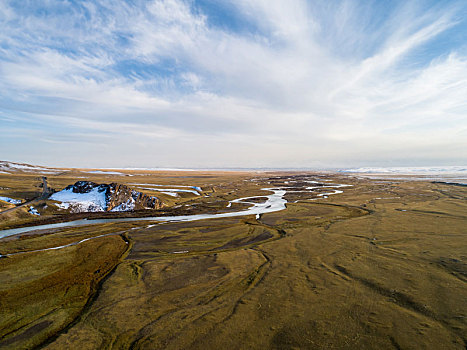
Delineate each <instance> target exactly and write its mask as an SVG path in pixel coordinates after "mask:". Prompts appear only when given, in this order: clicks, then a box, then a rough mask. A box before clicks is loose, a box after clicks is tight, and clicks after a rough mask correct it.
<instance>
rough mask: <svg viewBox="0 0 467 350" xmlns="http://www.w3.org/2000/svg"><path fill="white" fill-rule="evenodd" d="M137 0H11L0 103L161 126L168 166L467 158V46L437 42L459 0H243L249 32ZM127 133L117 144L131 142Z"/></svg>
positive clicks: (125, 129) (106, 122)
mask: <svg viewBox="0 0 467 350" xmlns="http://www.w3.org/2000/svg"><path fill="white" fill-rule="evenodd" d="M51 3H52V2H51ZM135 4H136V5H132V4H130V3H120V4H119V6H112V7H110V6H108V5H106V4H105V3H104V2H100V1H95V2H94V1H83V2H82V3H80V6H75V7H72V10H63V11H64V12H60V11H58V12H56V13H55V14H54V15H47V16H42V15H39V14H38V13H35V12H29V13H27V12H25V13H22V9H19V8H14V7H10V6H8V4H7V3H2V4H1V7H0V12H1V13H2V14H1V15H0V20H1V21H2V22H3V24H4V25H3V27H4V28H5V30H4V31H2V32H3V33H2V34H0V74H1V78H0V91H1V92H2V96H3V97H2V98H1V99H0V103H1V104H0V106H1V107H0V108H3V109H4V111H6V115H7V116H8V117H9V118H13V119H14V118H15V113H21V112H22V111H25V110H27V111H29V113H28V114H27V118H31V119H33V120H35V121H36V122H37V123H39V124H40V125H42V126H43V127H44V128H45V127H47V126H49V127H50V126H52V127H56V128H57V132H63V133H66V132H69V131H67V130H66V129H67V128H68V129H69V128H73V129H77V130H78V131H79V132H85V131H86V130H87V131H88V132H89V135H90V136H89V138H92V137H93V136H92V134H91V130H99V132H101V133H108V134H109V137H110V138H114V139H115V140H118V138H119V137H120V138H121V139H124V140H126V141H125V142H131V140H135V141H134V145H133V146H132V147H131V149H132V150H133V151H134V152H140V153H141V154H146V153H145V151H143V150H144V148H145V147H150V146H151V142H154V143H156V144H157V145H158V146H159V147H164V148H166V149H167V150H168V152H170V153H173V154H172V156H171V157H166V156H161V155H160V154H153V155H150V154H146V155H147V156H148V157H150V159H151V160H153V161H156V162H159V161H160V162H166V163H164V164H160V165H166V166H184V165H185V163H184V162H185V157H186V156H188V157H189V158H190V164H187V166H191V167H192V166H203V165H205V164H207V163H209V164H210V165H215V163H216V162H217V164H218V165H219V166H225V165H229V164H232V165H234V166H238V165H248V166H252V165H254V164H257V162H258V160H257V159H261V161H262V162H265V164H264V165H270V166H280V165H281V164H284V163H287V165H286V166H307V165H312V164H315V162H319V163H320V164H326V162H327V161H328V162H329V164H331V163H332V164H335V163H336V162H339V161H341V162H342V161H343V160H345V159H346V158H352V159H354V161H355V162H360V163H365V162H375V161H377V162H380V161H381V160H380V158H381V157H382V156H383V158H384V159H387V160H397V159H401V161H409V160H408V159H410V157H412V159H413V160H417V161H422V162H423V161H426V162H429V161H430V156H429V154H430V152H432V153H433V154H434V153H436V154H437V156H436V159H439V158H442V153H443V151H442V149H443V148H444V149H446V152H445V157H446V159H447V160H449V159H454V158H453V155H452V148H453V147H454V148H456V149H459V148H460V149H462V145H464V146H466V147H464V151H461V152H457V154H456V157H457V158H455V159H457V160H455V161H460V160H466V159H467V145H466V142H465V141H464V140H465V136H466V135H465V133H466V132H465V130H466V129H467V121H466V119H465V115H466V112H467V105H466V104H467V103H466V102H465V101H466V100H465V96H467V78H466V77H467V57H466V56H465V55H463V53H462V51H461V49H462V48H458V47H451V48H449V50H448V51H441V49H440V47H441V44H440V43H439V42H438V43H436V40H437V38H438V37H439V36H440V35H442V34H443V33H446V32H447V31H449V30H454V29H455V28H456V27H459V24H460V23H461V21H460V20H459V19H458V18H456V17H455V14H456V7H455V6H460V5H461V4H460V3H457V4H456V3H454V6H453V5H449V6H445V7H440V6H438V7H437V8H431V9H429V8H428V9H427V8H425V9H424V8H420V7H417V6H415V5H414V3H408V5H400V6H397V7H395V8H394V9H392V11H391V12H390V13H389V14H388V16H389V17H387V18H384V16H381V14H379V16H380V23H378V25H375V23H372V19H371V18H370V17H371V16H372V11H373V12H377V11H376V10H378V11H381V9H374V8H372V7H370V6H369V5H362V4H359V3H357V2H354V1H342V2H339V3H338V4H337V5H336V4H330V5H327V6H328V7H326V6H324V7H323V6H322V7H320V8H318V7H317V6H318V5H316V4H314V3H311V2H307V1H301V0H293V1H287V2H284V1H260V0H258V1H246V0H245V1H243V0H242V1H236V2H233V1H232V2H231V3H230V8H232V9H235V11H236V16H237V17H238V18H240V19H241V20H243V21H244V22H245V26H246V25H247V24H248V25H249V26H251V28H253V29H252V30H250V31H243V30H242V31H239V32H237V31H235V30H233V29H225V28H223V27H220V26H216V25H213V24H212V23H211V22H210V18H209V17H208V15H207V14H205V13H204V12H203V9H202V8H199V7H198V6H197V4H196V2H191V1H182V0H154V1H147V2H143V1H138V2H136V3H135ZM459 4H460V5H459ZM50 6H52V5H50ZM54 6H60V5H59V3H55V5H54ZM374 6H377V5H376V4H374ZM375 17H376V15H375ZM461 24H462V23H461ZM460 28H461V29H459V30H464V31H465V29H463V28H465V24H464V25H463V26H460ZM432 43H434V44H432ZM19 106H20V107H19ZM44 115H49V116H50V118H45V117H44ZM57 116H59V117H57ZM18 120H19V119H18ZM54 120H55V123H56V124H55V125H54ZM58 121H59V122H58ZM0 123H2V121H1V120H0ZM25 127H26V126H25ZM78 131H77V132H78ZM96 137H97V136H96ZM109 142H110V141H109ZM240 144H243V145H240ZM145 145H146V146H145ZM177 145H191V147H192V150H190V151H188V152H187V151H185V150H181V149H180V147H179V146H177ZM401 145H404V147H405V150H406V151H405V154H404V155H403V156H401V155H400V152H396V151H395V150H399V149H401ZM124 146H125V145H124V144H118V142H115V145H114V149H115V152H120V151H122V154H125V155H126V157H130V156H131V154H130V153H128V152H127V150H126V151H125V152H123V150H122V147H124ZM451 146H452V147H451ZM138 147H140V148H138ZM245 148H246V149H251V148H255V149H257V154H258V155H250V156H245V155H244V154H243V153H242V152H244V151H245ZM440 148H441V149H440ZM200 150H202V152H205V154H204V155H202V156H201V155H199V151H200ZM393 150H394V152H392V151H393ZM57 152H59V150H53V151H51V154H57V155H58V153H57ZM401 152H402V151H401ZM192 153H193V154H192ZM194 153H196V155H195V154H194ZM310 154H312V155H310ZM438 154H439V155H438ZM54 156H55V155H54ZM151 157H152V158H151ZM216 159H217V160H216ZM433 159H435V158H433ZM76 161H78V159H77V160H76ZM81 162H82V163H83V164H84V161H82V160H81ZM196 162H199V163H196ZM211 163H212V164H211ZM233 163H235V164H233ZM109 165H118V164H109ZM134 165H140V166H144V165H145V164H134Z"/></svg>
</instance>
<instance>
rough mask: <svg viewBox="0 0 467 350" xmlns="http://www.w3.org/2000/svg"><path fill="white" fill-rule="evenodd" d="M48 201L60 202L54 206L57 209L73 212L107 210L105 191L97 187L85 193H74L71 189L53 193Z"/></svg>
mask: <svg viewBox="0 0 467 350" xmlns="http://www.w3.org/2000/svg"><path fill="white" fill-rule="evenodd" d="M50 199H51V200H54V201H58V202H61V203H60V204H56V205H57V206H58V207H59V208H62V209H71V210H72V211H73V212H82V211H91V212H98V211H105V210H106V209H107V202H106V199H105V190H102V189H101V190H99V187H95V188H93V189H92V190H91V191H89V192H87V193H74V192H73V189H72V188H70V189H68V190H67V189H65V190H62V191H60V192H57V193H54V194H53V195H52V196H50Z"/></svg>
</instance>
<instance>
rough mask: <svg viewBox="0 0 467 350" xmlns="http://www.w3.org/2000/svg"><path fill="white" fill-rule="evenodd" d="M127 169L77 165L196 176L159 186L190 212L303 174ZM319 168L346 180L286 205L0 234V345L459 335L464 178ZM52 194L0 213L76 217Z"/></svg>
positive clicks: (462, 329) (314, 344)
mask: <svg viewBox="0 0 467 350" xmlns="http://www.w3.org/2000/svg"><path fill="white" fill-rule="evenodd" d="M131 175H133V176H131V177H129V178H128V177H122V176H115V177H111V176H104V175H102V174H99V175H97V174H96V175H89V176H88V177H89V178H90V179H91V180H92V181H95V182H101V183H104V182H106V183H108V182H110V181H116V182H122V179H124V180H125V181H126V182H130V181H129V180H131V182H132V183H163V184H189V185H193V186H195V185H196V186H201V187H202V188H203V191H205V192H204V194H205V195H206V196H199V197H189V196H186V197H180V198H176V199H174V198H167V200H168V205H167V207H166V208H165V209H164V211H165V212H166V213H168V214H170V213H176V214H181V213H187V214H190V213H197V212H212V211H214V212H216V211H223V210H238V208H239V207H240V204H234V205H232V206H231V208H229V209H227V208H226V206H227V204H228V203H229V200H232V199H235V198H238V197H244V196H252V195H255V196H261V195H264V191H261V190H260V188H262V187H273V186H286V185H288V184H287V183H286V181H287V180H286V179H287V178H288V177H289V176H297V175H298V174H267V173H262V174H248V173H194V172H190V173H169V172H165V173H151V174H148V175H144V176H143V175H137V174H136V173H133V174H131ZM306 175H307V176H313V174H306ZM77 176H82V173H78V172H76V173H69V172H67V173H64V174H63V175H57V176H49V184H50V186H52V187H54V188H56V189H59V188H63V187H65V186H66V185H68V184H70V183H73V182H74V181H75V178H76V177H77ZM22 177H23V178H22ZM270 177H275V179H271V178H270ZM253 178H254V181H250V180H252V179H253ZM317 179H323V177H318V178H317ZM324 179H325V180H332V181H334V182H338V183H345V184H350V185H352V187H346V188H345V190H344V193H341V194H336V195H332V196H329V198H323V197H317V196H316V195H314V196H311V195H310V194H309V191H307V192H300V191H299V192H293V193H292V192H291V193H289V194H288V200H289V204H288V205H287V209H286V210H283V211H280V212H275V213H267V214H263V215H262V216H261V217H260V218H259V219H257V218H255V216H246V217H238V218H223V219H211V220H202V221H196V222H171V223H165V224H160V225H154V226H152V225H149V224H148V222H145V223H142V222H131V223H108V224H104V225H90V226H83V227H75V228H66V229H60V230H55V231H52V232H44V231H42V232H41V231H37V232H34V234H22V235H20V236H12V237H8V238H4V239H2V240H0V253H1V254H7V253H10V254H11V253H15V254H14V255H10V256H8V257H7V258H3V259H0V281H1V282H2V283H1V284H0V306H1V317H0V349H3V348H5V349H31V348H35V347H40V348H45V349H72V348H80V349H465V348H466V344H467V288H466V282H467V268H466V259H467V239H466V238H467V237H466V236H467V217H466V213H467V201H466V199H467V188H465V187H458V186H451V185H445V184H433V183H429V182H420V181H390V180H385V181H373V180H369V179H358V178H354V177H347V176H337V175H332V174H328V175H326V176H324ZM38 183H39V181H38V177H37V176H35V177H34V176H32V175H24V176H19V175H18V176H16V177H12V176H9V175H4V176H2V177H0V186H2V187H4V188H9V189H7V190H1V191H3V192H0V195H9V196H11V197H14V196H15V195H16V196H17V197H19V198H23V199H27V198H26V197H28V198H34V197H35V196H36V195H38V194H40V192H41V189H40V188H38V187H37V186H38ZM123 183H124V182H123ZM310 199H312V200H310ZM46 203H47V202H46ZM48 206H49V211H47V209H46V210H45V211H44V212H43V215H42V216H41V217H39V218H38V217H32V216H31V215H30V214H28V213H27V212H26V211H25V209H23V208H20V209H18V211H17V212H15V211H14V212H10V213H8V215H7V216H5V217H3V218H2V215H0V225H2V226H1V227H3V228H6V227H13V226H17V225H29V224H32V223H34V222H37V220H51V219H53V220H69V219H70V218H74V217H75V216H73V215H68V214H67V215H64V214H61V213H60V212H59V211H56V210H54V209H53V207H52V205H51V204H50V203H48ZM177 206H179V207H178V208H174V207H177ZM104 214H105V213H104ZM104 214H98V215H104ZM122 215H123V214H122ZM141 215H143V214H141ZM101 235H105V236H102V237H99V238H95V239H91V240H88V241H85V242H83V243H80V244H77V245H71V246H69V247H66V248H63V249H57V250H45V251H37V250H40V249H44V248H50V247H54V246H59V245H65V244H70V243H73V242H77V241H79V240H82V239H85V238H92V237H96V236H101ZM32 251H35V252H32ZM22 252H24V253H22Z"/></svg>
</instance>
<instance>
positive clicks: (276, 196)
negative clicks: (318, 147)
mask: <svg viewBox="0 0 467 350" xmlns="http://www.w3.org/2000/svg"><path fill="white" fill-rule="evenodd" d="M262 190H264V191H270V192H273V193H272V194H270V195H266V196H257V197H267V200H266V202H264V203H251V204H253V205H252V206H251V207H249V208H248V209H245V210H240V211H233V212H226V213H217V214H194V215H177V216H150V217H145V218H117V219H93V220H88V219H82V220H74V221H68V222H60V223H57V224H48V225H36V226H29V227H20V228H14V229H9V230H3V231H0V239H1V238H4V237H8V236H12V235H16V234H20V233H25V232H31V231H35V230H47V229H54V228H61V227H76V226H84V225H93V224H104V223H110V222H128V221H155V222H159V223H163V222H182V221H197V220H205V219H216V218H228V217H235V216H244V215H260V214H264V213H272V212H275V211H280V210H283V209H285V208H286V203H287V200H285V199H284V195H285V193H286V191H285V190H283V189H277V188H262ZM249 198H253V197H246V198H239V199H235V200H233V201H231V202H234V203H242V202H243V203H249V202H245V200H247V199H249Z"/></svg>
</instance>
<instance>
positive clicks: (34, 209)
mask: <svg viewBox="0 0 467 350" xmlns="http://www.w3.org/2000/svg"><path fill="white" fill-rule="evenodd" d="M28 213H29V214H32V215H37V216H40V215H41V214H39V212H38V211H37V210H36V208H34V207H29V210H28Z"/></svg>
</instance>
